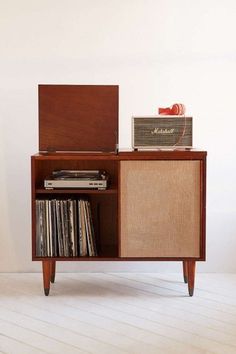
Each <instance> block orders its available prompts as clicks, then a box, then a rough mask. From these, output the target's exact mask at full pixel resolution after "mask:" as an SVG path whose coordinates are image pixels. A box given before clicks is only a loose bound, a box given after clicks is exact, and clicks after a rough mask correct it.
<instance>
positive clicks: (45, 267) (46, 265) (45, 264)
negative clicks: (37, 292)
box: [42, 261, 51, 296]
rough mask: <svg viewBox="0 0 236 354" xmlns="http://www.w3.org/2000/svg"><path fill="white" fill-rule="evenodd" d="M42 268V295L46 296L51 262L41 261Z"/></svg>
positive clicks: (48, 289) (48, 288)
mask: <svg viewBox="0 0 236 354" xmlns="http://www.w3.org/2000/svg"><path fill="white" fill-rule="evenodd" d="M42 266H43V286H44V294H45V295H46V296H48V295H49V291H50V277H51V261H42Z"/></svg>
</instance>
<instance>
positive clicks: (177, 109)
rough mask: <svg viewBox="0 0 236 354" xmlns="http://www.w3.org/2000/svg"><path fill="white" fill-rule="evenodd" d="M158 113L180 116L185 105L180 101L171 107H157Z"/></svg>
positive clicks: (183, 112) (183, 111)
mask: <svg viewBox="0 0 236 354" xmlns="http://www.w3.org/2000/svg"><path fill="white" fill-rule="evenodd" d="M158 113H159V114H161V115H170V116H182V115H184V114H185V105H184V104H182V103H175V104H173V106H171V107H167V108H158Z"/></svg>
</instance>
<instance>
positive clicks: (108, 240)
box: [31, 150, 206, 295]
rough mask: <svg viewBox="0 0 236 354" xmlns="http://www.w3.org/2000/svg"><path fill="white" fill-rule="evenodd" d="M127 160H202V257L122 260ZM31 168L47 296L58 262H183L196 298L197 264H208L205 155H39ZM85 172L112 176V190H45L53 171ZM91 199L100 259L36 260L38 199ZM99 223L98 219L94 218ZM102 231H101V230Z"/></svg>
mask: <svg viewBox="0 0 236 354" xmlns="http://www.w3.org/2000/svg"><path fill="white" fill-rule="evenodd" d="M124 160H199V161H200V175H201V176H200V186H199V187H200V212H201V216H200V224H201V226H200V230H201V231H200V233H201V234H200V244H199V247H200V257H197V258H193V257H151V258H150V257H141V258H140V257H120V256H119V254H120V247H121V244H120V243H121V237H120V207H121V205H120V193H122V191H121V190H120V161H124ZM31 166H32V260H33V261H42V262H43V274H44V288H45V295H48V293H49V289H50V281H51V282H53V279H54V278H55V265H56V261H118V262H120V261H182V262H183V267H184V268H183V269H184V276H185V281H188V284H189V285H188V286H189V294H190V295H192V294H193V288H194V272H195V261H204V260H205V222H206V152H204V151H198V150H190V151H179V150H177V151H155V152H153V151H146V152H144V151H143V152H136V151H134V152H121V153H119V154H110V153H99V154H97V153H57V154H54V153H51V154H36V155H34V156H32V157H31ZM61 168H68V169H72V168H73V169H74V168H85V169H105V170H107V171H108V172H109V174H110V175H111V180H112V183H111V187H110V188H109V189H107V190H105V191H99V190H67V189H64V190H45V189H44V188H43V187H42V186H43V180H44V178H45V177H47V176H48V175H50V173H51V172H52V171H53V170H54V169H61ZM80 194H81V195H84V194H87V195H89V196H90V200H91V205H92V211H93V212H94V213H95V214H96V210H97V209H96V208H97V207H98V205H99V208H100V211H99V212H100V218H101V220H100V221H99V225H98V220H95V230H96V232H97V233H98V234H99V256H97V257H36V256H35V254H36V246H35V245H36V226H35V223H36V215H35V200H36V198H55V197H60V196H66V195H68V196H72V195H73V196H75V197H78V196H79V195H80ZM95 219H96V218H95ZM98 228H99V230H98Z"/></svg>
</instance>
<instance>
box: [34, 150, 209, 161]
mask: <svg viewBox="0 0 236 354" xmlns="http://www.w3.org/2000/svg"><path fill="white" fill-rule="evenodd" d="M206 155H207V152H206V151H204V150H196V149H190V150H171V151H170V150H168V151H165V150H160V151H122V152H119V153H118V154H115V153H96V152H57V153H37V154H35V155H33V156H32V158H34V159H37V160H54V159H55V160H73V159H78V160H136V159H137V160H138V159H154V160H155V159H157V160H158V159H167V160H168V159H177V160H178V159H181V160H182V159H187V160H188V159H189V160H191V159H203V158H205V157H206Z"/></svg>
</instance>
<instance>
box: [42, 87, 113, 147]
mask: <svg viewBox="0 0 236 354" xmlns="http://www.w3.org/2000/svg"><path fill="white" fill-rule="evenodd" d="M118 93H119V87H118V86H113V85H108V86H106V85H39V151H41V152H45V151H47V152H57V151H96V152H97V151H101V152H116V151H117V143H118Z"/></svg>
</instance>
